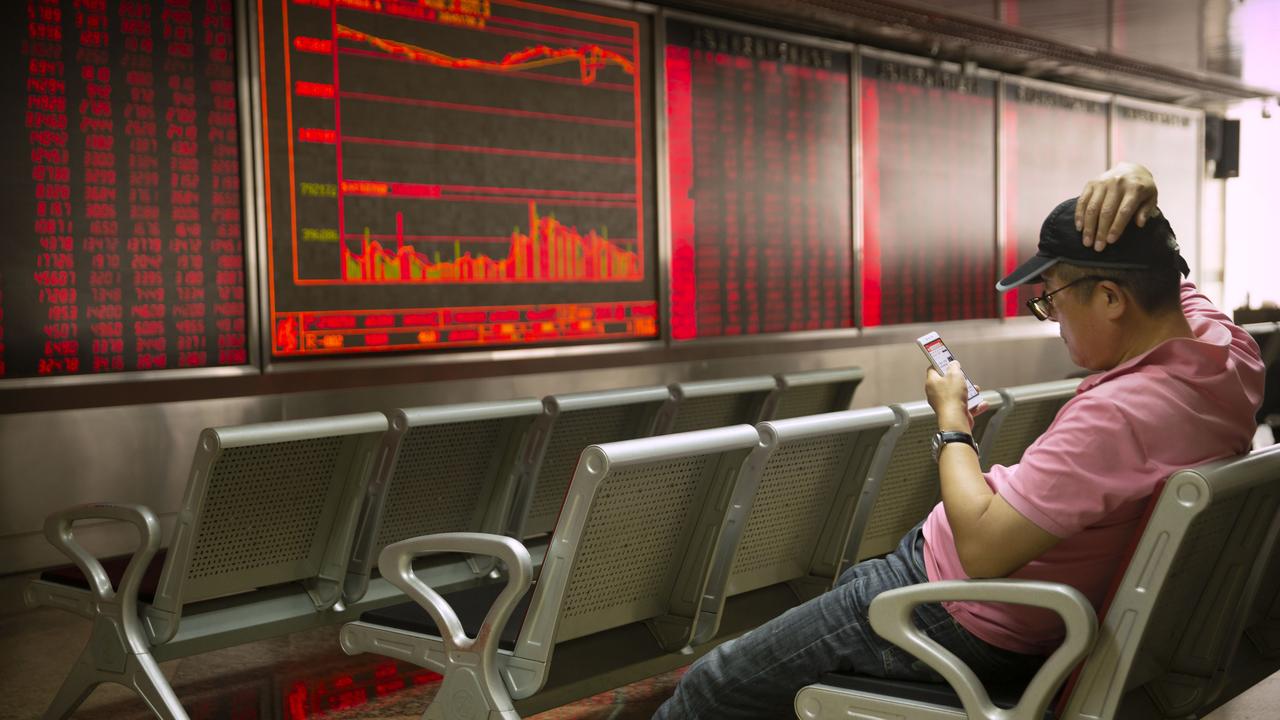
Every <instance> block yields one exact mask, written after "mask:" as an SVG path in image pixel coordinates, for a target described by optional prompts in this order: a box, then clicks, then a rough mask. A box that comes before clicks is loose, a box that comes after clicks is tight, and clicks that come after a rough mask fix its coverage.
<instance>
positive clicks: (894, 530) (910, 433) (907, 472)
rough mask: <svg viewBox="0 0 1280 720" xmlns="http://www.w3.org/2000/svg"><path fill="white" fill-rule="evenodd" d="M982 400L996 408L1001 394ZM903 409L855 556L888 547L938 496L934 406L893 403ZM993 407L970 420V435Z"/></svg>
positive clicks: (987, 395)
mask: <svg viewBox="0 0 1280 720" xmlns="http://www.w3.org/2000/svg"><path fill="white" fill-rule="evenodd" d="M982 396H983V399H984V400H986V401H987V403H988V404H989V405H991V408H992V410H997V409H999V407H1000V404H1001V402H1002V400H1001V398H1000V395H999V393H996V392H992V391H986V392H984V393H983V394H982ZM894 407H895V408H897V409H898V410H899V411H900V412H902V413H903V414H905V417H906V418H907V420H906V429H905V430H904V431H903V433H902V435H901V436H900V437H899V438H898V441H897V443H896V444H895V445H894V448H893V454H892V455H891V456H890V457H889V463H888V467H887V468H886V469H885V472H884V479H883V480H882V481H881V482H880V485H879V488H878V490H877V493H876V495H875V496H874V497H864V499H863V501H864V502H871V503H872V505H871V508H870V511H869V513H868V515H867V522H866V526H865V530H863V534H862V537H861V538H857V542H856V545H857V555H856V556H855V560H858V561H861V560H865V559H866V558H869V557H877V556H879V555H884V554H885V553H888V552H891V551H892V550H893V549H894V548H895V547H897V545H898V541H899V540H901V539H902V536H903V535H904V534H906V532H907V531H908V530H910V529H911V528H912V527H915V524H916V523H918V522H920V521H921V520H923V519H924V518H925V516H927V515H928V514H929V511H930V510H932V509H933V506H934V505H937V504H938V501H939V499H940V498H941V488H940V486H939V482H938V480H939V479H938V465H937V463H935V462H934V461H933V452H932V450H931V447H930V446H931V443H932V439H933V434H934V433H936V432H938V419H937V416H936V415H935V414H934V412H933V408H931V407H929V404H928V403H927V402H925V401H923V400H921V401H918V402H913V403H906V404H903V405H895V406H894ZM992 415H993V413H992V412H985V413H983V414H982V415H979V416H978V417H977V418H976V419H975V421H974V424H973V435H974V437H975V439H977V440H979V441H981V438H982V435H983V433H984V431H985V430H986V427H987V423H988V422H990V420H991V417H992Z"/></svg>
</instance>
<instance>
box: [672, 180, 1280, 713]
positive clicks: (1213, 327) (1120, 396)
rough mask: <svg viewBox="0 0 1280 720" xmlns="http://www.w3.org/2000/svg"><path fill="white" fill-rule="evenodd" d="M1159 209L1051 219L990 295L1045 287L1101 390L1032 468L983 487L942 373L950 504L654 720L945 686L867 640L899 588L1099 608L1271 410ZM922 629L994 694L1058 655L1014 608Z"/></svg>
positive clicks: (700, 669)
mask: <svg viewBox="0 0 1280 720" xmlns="http://www.w3.org/2000/svg"><path fill="white" fill-rule="evenodd" d="M1156 200H1157V192H1156V186H1155V181H1154V180H1153V179H1152V177H1151V174H1150V173H1149V172H1148V171H1147V170H1146V169H1145V168H1142V167H1141V166H1137V165H1119V166H1117V167H1116V168H1113V169H1112V170H1110V171H1108V172H1107V173H1104V174H1103V175H1102V176H1100V177H1099V178H1098V179H1096V180H1094V181H1091V182H1090V183H1088V184H1087V185H1086V186H1085V189H1084V191H1083V192H1082V194H1081V196H1080V198H1079V199H1078V200H1077V199H1076V198H1072V199H1071V200H1067V201H1065V202H1063V203H1061V204H1060V205H1058V207H1057V208H1055V209H1054V210H1053V212H1052V213H1050V214H1049V216H1048V218H1046V219H1045V221H1044V225H1043V226H1042V228H1041V232H1040V244H1039V249H1038V252H1037V254H1036V255H1035V257H1033V258H1031V259H1030V260H1028V261H1027V262H1026V263H1024V264H1023V265H1022V266H1021V267H1019V268H1018V269H1017V270H1015V271H1014V272H1013V273H1012V274H1010V275H1009V276H1008V277H1006V278H1005V279H1004V280H1002V281H1000V283H999V284H998V285H997V286H996V287H997V289H999V290H1001V291H1007V290H1009V289H1011V288H1014V287H1017V286H1019V285H1022V284H1024V283H1028V282H1038V283H1043V285H1044V291H1043V292H1042V293H1041V294H1040V295H1039V296H1038V297H1036V298H1034V299H1032V300H1031V301H1029V302H1028V305H1029V306H1030V307H1031V309H1032V311H1033V312H1034V313H1035V315H1036V317H1038V318H1039V319H1041V320H1053V321H1055V322H1057V323H1058V326H1059V330H1060V334H1061V336H1062V339H1063V341H1064V342H1065V343H1066V346H1067V351H1068V352H1069V353H1070V354H1071V359H1072V361H1074V362H1075V363H1076V364H1078V365H1080V366H1081V367H1083V368H1086V369H1088V370H1092V371H1095V374H1094V375H1091V376H1090V377H1089V378H1087V379H1086V380H1084V381H1083V382H1082V383H1081V385H1080V387H1079V389H1078V390H1077V391H1076V396H1075V397H1074V398H1072V399H1071V400H1070V401H1068V402H1067V403H1066V404H1065V405H1064V406H1063V408H1062V410H1061V411H1060V412H1059V413H1058V415H1057V417H1056V418H1055V420H1054V422H1053V424H1052V425H1050V427H1049V429H1048V430H1046V431H1045V433H1044V434H1043V435H1042V436H1041V437H1040V438H1039V439H1038V440H1037V441H1036V442H1035V443H1033V444H1032V445H1031V446H1030V447H1029V448H1027V450H1026V452H1025V453H1024V454H1023V457H1022V461H1021V462H1020V463H1018V464H1017V465H1014V466H1011V467H1003V466H999V465H997V466H995V467H993V468H992V469H991V470H990V471H989V472H987V473H985V474H984V473H983V472H982V471H981V469H980V467H979V464H978V455H977V448H976V446H975V445H974V443H973V439H972V437H970V436H969V432H970V431H971V429H972V426H973V419H972V417H971V415H970V414H969V411H968V409H967V408H966V404H965V399H966V392H965V385H964V380H963V378H962V376H961V373H960V372H948V373H947V374H946V375H940V374H939V373H937V372H936V371H934V370H933V369H929V370H928V372H927V375H926V379H925V394H926V396H927V397H928V399H929V404H930V405H931V406H932V407H933V409H934V410H935V412H936V413H937V417H938V425H939V429H940V432H939V433H938V436H937V437H935V441H934V448H935V456H936V459H937V461H938V463H939V475H940V478H941V484H942V502H941V503H939V504H938V505H937V507H935V508H934V509H933V511H932V512H931V513H930V515H929V517H928V518H927V519H925V521H924V522H923V523H921V525H918V526H917V527H916V528H914V529H912V530H911V531H910V532H908V533H907V535H906V536H905V537H904V538H903V539H902V542H901V543H900V544H899V546H898V548H897V550H895V551H894V552H893V553H891V554H889V555H888V556H886V557H884V558H878V559H873V560H867V561H865V562H862V563H859V564H858V565H856V566H854V567H852V568H850V569H849V570H848V571H847V572H845V573H844V574H843V575H842V576H841V577H840V579H839V580H838V581H837V583H836V586H835V587H834V588H833V589H832V590H831V591H830V592H827V593H825V594H823V595H821V596H820V597H817V598H815V599H813V600H810V601H809V602H807V603H805V604H803V605H800V606H798V607H796V608H792V609H791V610H789V611H787V612H786V613H784V614H782V615H781V616H779V617H777V618H775V619H773V620H771V621H770V622H768V623H766V624H764V625H762V626H761V627H759V628H756V629H755V630H752V631H751V632H749V633H747V634H745V635H743V636H742V637H740V638H737V639H736V640H732V641H729V642H727V643H724V644H723V645H721V646H719V647H717V648H716V649H715V650H713V651H712V652H711V653H709V654H708V655H707V656H705V657H703V658H702V659H700V660H698V661H697V662H696V663H694V665H693V666H692V667H691V668H690V670H689V672H688V674H687V675H686V676H685V677H684V679H683V680H682V682H681V683H680V685H679V687H677V689H676V693H675V695H674V696H673V697H672V698H671V699H670V700H668V701H667V702H666V703H665V704H664V705H663V706H662V707H661V708H659V710H658V713H657V715H656V716H655V717H656V718H708V719H711V718H716V719H719V718H757V717H758V718H782V717H791V716H792V710H791V705H792V700H793V698H794V697H795V693H796V692H797V691H798V690H799V689H800V688H801V687H803V686H805V685H808V684H810V683H813V682H816V681H817V680H818V679H819V678H820V677H821V676H822V675H824V674H825V673H828V672H836V671H842V672H853V673H858V674H865V675H874V676H880V677H889V678H899V679H924V680H940V678H938V677H937V676H936V674H934V673H933V671H932V670H930V669H929V668H928V667H927V666H925V665H924V664H923V663H921V662H919V661H917V660H915V659H914V658H913V657H912V656H911V655H909V654H908V653H906V652H904V651H903V650H901V649H899V648H898V647H896V646H894V645H892V644H890V643H888V642H886V641H884V640H882V639H881V638H880V637H878V636H877V635H876V634H875V632H874V631H873V630H872V629H871V625H870V623H869V622H868V620H867V608H868V607H869V606H870V604H871V601H872V600H873V599H874V598H875V597H876V595H878V594H879V593H881V592H883V591H885V590H889V589H892V588H895V587H902V586H905V585H912V584H916V583H922V582H929V581H939V580H954V579H964V578H979V577H1012V578H1019V579H1035V580H1049V581H1054V582H1062V583H1067V584H1070V585H1072V586H1074V587H1076V588H1078V589H1079V590H1080V591H1081V592H1083V593H1084V594H1085V595H1086V596H1087V597H1088V598H1089V600H1090V601H1091V602H1092V603H1093V605H1094V607H1095V609H1097V608H1098V607H1099V606H1100V605H1101V603H1102V601H1103V595H1104V594H1105V591H1106V587H1107V585H1108V583H1109V582H1110V580H1111V579H1112V578H1113V577H1114V575H1115V573H1116V572H1117V569H1118V565H1119V563H1120V557H1119V555H1120V553H1119V552H1118V550H1119V549H1121V548H1124V547H1125V546H1126V545H1127V544H1128V541H1129V540H1130V538H1132V536H1133V534H1134V533H1135V532H1136V531H1137V529H1138V524H1139V522H1140V519H1141V514H1142V511H1143V508H1144V507H1145V506H1146V503H1147V501H1148V499H1149V497H1150V495H1151V494H1152V492H1153V491H1154V489H1155V487H1156V486H1157V484H1158V483H1160V482H1161V481H1162V480H1164V479H1165V478H1166V477H1168V476H1169V475H1170V474H1172V473H1173V472H1174V471H1176V470H1178V469H1181V468H1184V467H1190V466H1196V465H1200V464H1203V463H1205V462H1208V461H1210V460H1214V459H1217V458H1221V457H1226V456H1230V455H1236V454H1240V453H1243V452H1246V451H1247V450H1248V449H1249V443H1250V440H1251V438H1252V436H1253V432H1254V423H1253V415H1254V411H1255V409H1256V408H1257V406H1258V403H1259V401H1260V400H1261V397H1262V387H1263V365H1262V361H1261V358H1260V355H1259V352H1258V346H1257V344H1256V343H1255V342H1254V341H1253V340H1252V339H1251V338H1250V337H1249V335H1248V334H1247V333H1245V332H1244V331H1243V330H1241V329H1240V328H1238V327H1236V326H1235V325H1233V324H1232V323H1231V322H1230V320H1229V319H1228V318H1227V316H1226V315H1224V314H1223V313H1221V312H1220V311H1218V310H1217V309H1216V308H1214V307H1213V305H1212V304H1211V303H1210V302H1209V301H1208V299H1207V298H1205V297H1204V296H1203V295H1200V294H1199V293H1198V292H1197V291H1196V289H1195V286H1194V285H1192V284H1191V283H1190V282H1185V281H1182V280H1181V277H1180V275H1186V274H1188V268H1187V264H1186V261H1185V260H1183V259H1182V257H1181V255H1180V254H1179V253H1178V246H1177V243H1176V241H1175V239H1174V234H1173V230H1172V229H1171V228H1170V226H1169V223H1168V221H1167V220H1166V219H1165V218H1164V217H1163V216H1162V215H1161V214H1160V212H1159V210H1158V209H1157V207H1156ZM1130 218H1133V219H1134V222H1133V223H1132V224H1130V223H1129V220H1130ZM952 369H953V370H958V369H959V365H958V364H955V365H953V368H952ZM979 411H981V408H980V409H979ZM914 620H915V622H916V624H917V626H919V627H920V628H921V629H922V630H924V631H925V632H926V633H927V634H928V635H929V636H930V637H932V638H933V639H934V640H936V641H937V642H938V643H939V644H941V645H942V646H943V647H945V648H947V649H948V650H949V651H951V652H952V653H954V654H955V655H957V656H958V657H959V658H960V659H961V660H962V661H964V662H965V663H967V664H968V665H969V666H970V667H971V668H973V670H974V671H975V672H977V673H978V675H979V676H980V677H998V678H1001V679H1004V680H1009V679H1016V678H1020V677H1026V678H1029V677H1030V676H1031V675H1032V674H1033V673H1034V672H1035V670H1037V669H1038V667H1039V665H1040V663H1041V662H1042V660H1043V658H1044V656H1046V655H1047V654H1049V653H1050V652H1052V651H1053V649H1054V648H1055V647H1057V645H1058V644H1059V643H1060V642H1061V640H1062V635H1063V628H1062V624H1061V621H1060V620H1059V619H1058V618H1057V616H1056V615H1054V614H1052V613H1050V612H1049V611H1046V610H1038V609H1034V608H1027V607H1024V606H1015V605H1007V604H990V603H967V602H965V603H945V607H944V606H943V605H942V604H931V605H921V606H919V607H917V609H916V610H915V617H914Z"/></svg>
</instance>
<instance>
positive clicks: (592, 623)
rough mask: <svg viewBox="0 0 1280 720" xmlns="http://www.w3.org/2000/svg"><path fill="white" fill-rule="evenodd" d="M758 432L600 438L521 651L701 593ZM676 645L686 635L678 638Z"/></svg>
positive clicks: (643, 616)
mask: <svg viewBox="0 0 1280 720" xmlns="http://www.w3.org/2000/svg"><path fill="white" fill-rule="evenodd" d="M758 442H759V435H758V434H757V433H756V430H755V428H753V427H751V426H749V425H736V426H732V427H727V428H716V429H712V430H701V431H697V432H690V433H680V434H675V435H662V436H659V437H653V438H645V439H641V440H632V441H626V442H617V443H609V444H605V445H599V446H592V447H590V448H588V449H587V450H586V451H585V452H584V453H583V455H582V460H581V462H580V463H579V465H578V469H577V472H576V473H575V475H574V480H573V484H572V486H571V487H570V489H569V493H568V496H567V497H566V499H565V506H564V512H563V513H562V515H561V518H560V522H559V524H557V526H556V530H555V533H554V534H553V535H552V538H551V542H550V545H549V546H548V550H547V558H546V560H545V561H544V564H543V569H542V575H541V578H540V580H539V581H538V586H537V589H536V590H535V596H534V598H533V600H532V602H531V605H530V608H529V614H528V617H527V619H526V621H525V624H524V627H523V628H522V630H521V635H520V640H519V642H518V643H517V647H516V651H515V652H516V655H517V656H520V657H529V658H533V659H544V660H545V658H546V657H548V656H549V652H550V647H549V646H550V644H551V641H554V642H562V641H565V640H570V639H573V638H578V637H583V636H586V635H590V634H593V633H596V632H601V631H603V630H608V629H610V628H614V627H618V626H621V625H624V624H628V623H633V622H639V621H644V620H651V619H655V618H659V617H667V616H673V617H680V618H684V619H685V622H686V627H685V632H687V628H688V627H689V625H688V624H689V623H691V621H692V618H693V617H694V616H696V614H697V612H698V607H699V606H700V603H701V595H702V588H703V586H704V585H705V582H706V572H707V570H708V567H709V564H710V559H711V555H712V551H713V549H714V545H715V541H716V537H717V535H718V532H719V529H720V525H721V523H722V522H723V519H724V513H725V510H726V506H727V505H728V499H729V496H730V494H731V492H732V490H733V486H734V482H735V480H736V478H737V476H738V470H739V467H740V466H741V463H742V460H743V459H744V458H745V457H746V456H747V454H748V453H749V452H750V450H751V449H752V448H753V447H755V446H756V444H757V443H758ZM674 642H675V643H676V647H678V646H679V643H680V642H681V639H680V638H675V639H674Z"/></svg>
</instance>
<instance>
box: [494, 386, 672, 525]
mask: <svg viewBox="0 0 1280 720" xmlns="http://www.w3.org/2000/svg"><path fill="white" fill-rule="evenodd" d="M670 397H671V392H670V390H668V389H667V388H665V387H641V388H626V389H622V390H604V391H600V392H584V393H572V394H569V395H551V396H549V397H547V398H544V399H543V401H542V405H543V411H542V415H541V416H539V418H538V419H537V420H536V421H535V422H534V425H533V427H532V429H531V430H530V432H531V434H532V435H531V437H530V440H529V453H530V456H529V461H530V463H531V465H532V470H530V472H529V473H527V474H526V475H525V477H524V478H523V481H522V482H521V485H520V487H519V488H518V489H517V492H516V497H515V500H514V506H513V508H512V511H511V518H510V520H509V522H508V534H509V535H511V536H512V537H516V538H521V539H527V538H533V537H536V536H540V535H545V534H547V533H549V532H551V530H552V529H553V528H555V525H556V517H557V516H558V515H559V514H560V507H561V504H562V503H563V501H564V497H565V490H566V489H567V488H568V487H569V481H570V480H571V479H572V478H573V471H574V467H575V466H576V465H577V462H578V456H579V455H581V454H582V451H583V450H584V449H585V448H586V447H587V446H588V445H593V444H598V443H609V442H617V441H620V440H632V439H635V438H642V437H648V436H650V435H653V434H654V432H655V431H656V430H657V423H658V419H659V413H660V411H661V410H662V408H663V405H664V404H666V403H667V401H668V400H669V399H670Z"/></svg>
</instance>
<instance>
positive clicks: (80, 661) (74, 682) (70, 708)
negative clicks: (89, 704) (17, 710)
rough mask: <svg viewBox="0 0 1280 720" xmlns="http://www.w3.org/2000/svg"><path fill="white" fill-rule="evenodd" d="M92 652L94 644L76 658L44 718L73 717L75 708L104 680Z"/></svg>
mask: <svg viewBox="0 0 1280 720" xmlns="http://www.w3.org/2000/svg"><path fill="white" fill-rule="evenodd" d="M89 642H90V643H92V642H93V641H92V640H90V641H89ZM92 652H93V647H92V645H90V646H89V647H86V648H85V649H84V651H83V652H81V653H80V657H79V658H77V659H76V664H75V665H72V666H71V670H69V671H67V678H66V679H65V680H63V681H62V687H60V688H58V692H57V693H56V694H55V695H54V696H53V702H51V703H49V707H48V709H46V710H45V711H44V716H43V717H44V720H62V719H63V718H69V717H71V713H73V712H75V709H76V708H78V707H80V703H82V702H84V699H85V698H87V697H89V693H91V692H93V689H94V688H96V687H98V684H99V683H101V682H102V678H101V677H99V676H98V668H97V666H96V665H95V664H94V662H93V656H92Z"/></svg>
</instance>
